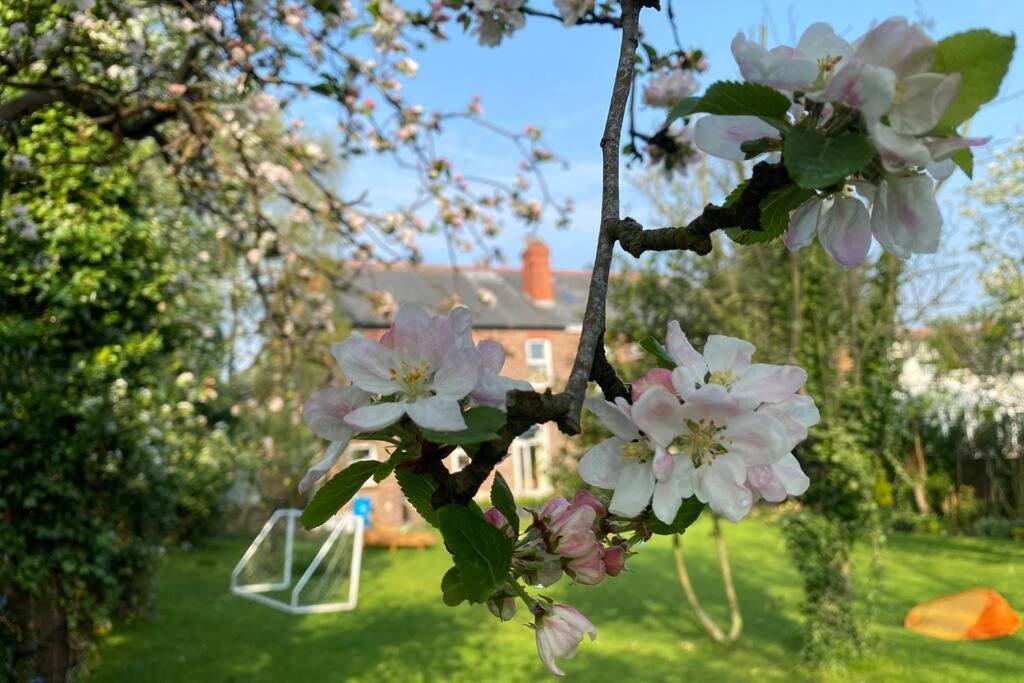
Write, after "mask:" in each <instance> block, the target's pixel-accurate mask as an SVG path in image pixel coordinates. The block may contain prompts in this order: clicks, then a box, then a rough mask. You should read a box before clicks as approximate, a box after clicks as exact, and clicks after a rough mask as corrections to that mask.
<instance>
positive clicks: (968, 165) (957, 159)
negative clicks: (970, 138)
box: [949, 147, 974, 178]
mask: <svg viewBox="0 0 1024 683" xmlns="http://www.w3.org/2000/svg"><path fill="white" fill-rule="evenodd" d="M949 158H950V159H952V160H953V163H955V164H956V165H957V166H959V167H960V170H961V171H963V172H964V173H966V174H967V177H968V178H973V177H974V152H972V151H971V150H970V149H968V148H966V147H964V148H963V149H958V150H957V151H955V152H953V153H952V154H950V155H949Z"/></svg>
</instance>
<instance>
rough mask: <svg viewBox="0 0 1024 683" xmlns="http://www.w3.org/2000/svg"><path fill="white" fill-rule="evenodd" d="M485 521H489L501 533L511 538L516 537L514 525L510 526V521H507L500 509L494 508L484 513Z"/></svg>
mask: <svg viewBox="0 0 1024 683" xmlns="http://www.w3.org/2000/svg"><path fill="white" fill-rule="evenodd" d="M484 519H486V520H487V523H488V524H490V525H491V526H493V527H494V528H495V529H497V530H499V531H501V532H502V533H503V534H505V535H506V536H508V537H509V538H514V537H515V534H516V532H515V529H513V528H512V525H511V524H509V522H508V520H507V519H505V515H503V514H502V512H501V510H499V509H498V508H494V507H492V508H490V509H489V510H487V512H485V513H484Z"/></svg>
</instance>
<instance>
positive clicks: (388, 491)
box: [338, 329, 579, 527]
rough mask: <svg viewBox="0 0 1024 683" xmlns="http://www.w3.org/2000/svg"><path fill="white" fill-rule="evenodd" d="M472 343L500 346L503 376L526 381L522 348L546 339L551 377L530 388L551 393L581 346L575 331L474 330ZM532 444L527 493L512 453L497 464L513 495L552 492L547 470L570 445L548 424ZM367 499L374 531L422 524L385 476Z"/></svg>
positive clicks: (365, 492)
mask: <svg viewBox="0 0 1024 683" xmlns="http://www.w3.org/2000/svg"><path fill="white" fill-rule="evenodd" d="M361 332H362V333H363V334H364V335H365V336H367V337H369V338H371V339H377V338H379V337H380V336H381V335H382V334H383V333H384V330H382V329H368V330H361ZM474 332H475V334H474V337H475V340H476V341H480V340H481V339H492V340H495V341H498V342H500V343H501V344H502V346H504V347H505V352H506V361H505V368H504V369H503V371H502V374H504V375H506V376H508V377H513V378H516V379H529V371H528V368H529V364H528V362H527V351H526V345H527V342H528V341H529V340H538V339H543V340H546V341H547V342H548V343H549V344H550V352H551V368H552V371H553V373H552V377H551V381H550V382H549V383H548V384H547V385H545V384H541V383H536V384H535V385H534V387H535V388H536V389H538V390H544V389H546V388H547V386H551V387H552V389H553V390H558V389H560V388H561V387H562V386H564V384H565V380H566V379H567V378H568V376H569V372H570V370H571V369H572V361H573V357H574V356H575V354H576V345H577V344H578V343H579V331H578V330H532V329H522V330H505V329H484V330H474ZM531 443H533V444H537V445H540V446H542V448H543V452H542V453H539V454H538V455H539V458H538V460H539V462H538V467H537V471H536V472H535V477H534V478H535V481H536V484H537V485H536V486H535V487H533V488H530V489H527V488H525V486H524V484H525V483H526V482H524V481H523V478H524V477H523V476H521V475H522V469H524V468H523V466H522V465H520V462H521V460H518V461H517V457H516V456H514V455H512V454H511V453H510V455H509V457H507V458H506V459H505V460H504V461H502V462H501V463H500V464H499V465H498V471H499V472H501V474H502V476H503V477H505V480H506V481H508V483H509V485H510V486H512V488H513V491H514V492H515V493H516V495H517V496H526V497H530V496H541V495H546V494H548V493H550V492H551V482H550V479H549V477H548V470H549V468H550V464H551V463H552V462H554V461H555V459H557V458H560V457H562V455H563V451H564V450H565V449H566V448H567V446H569V441H568V439H567V437H565V436H564V435H563V434H562V433H561V432H559V431H558V429H557V428H556V427H555V426H554V425H551V424H545V425H541V426H540V427H539V428H538V432H537V434H536V435H535V436H534V437H533V438H532V440H531ZM366 445H368V444H367V442H358V441H353V443H352V445H351V446H350V447H349V452H352V451H353V450H354V449H355V448H358V447H360V446H366ZM384 445H385V444H380V443H377V444H373V447H375V448H376V451H377V454H378V456H379V457H380V458H381V459H383V458H386V457H387V454H386V453H385V451H384ZM528 446H529V444H526V443H519V442H518V440H517V443H513V446H512V450H514V449H517V448H519V449H520V453H521V454H522V455H523V456H525V454H526V452H527V449H528ZM453 460H454V458H453V457H452V456H449V458H448V459H447V461H446V463H447V464H448V465H449V469H453V465H452V461H453ZM348 462H349V460H348V458H342V460H341V462H340V463H339V466H338V469H341V468H342V467H344V466H345V465H347V464H348ZM517 465H519V466H520V472H519V473H517V472H516V466H517ZM490 488H491V479H488V481H487V482H485V483H484V485H483V487H482V488H481V495H482V496H486V495H487V494H489V492H490ZM359 497H365V498H369V499H370V502H371V505H372V506H373V512H372V515H371V524H373V525H374V526H383V527H397V526H403V525H406V524H420V523H422V521H423V520H422V519H421V518H420V516H419V514H418V513H416V511H415V510H414V509H413V508H412V506H411V505H409V504H408V502H406V500H405V496H404V495H403V494H402V490H401V489H400V488H399V486H398V483H397V482H396V481H395V478H394V477H389V478H387V479H385V480H384V481H382V482H381V483H379V484H373V483H372V482H371V483H370V484H369V485H367V486H364V487H363V489H362V490H360V492H359V493H358V494H356V498H359Z"/></svg>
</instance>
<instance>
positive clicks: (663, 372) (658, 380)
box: [632, 368, 676, 403]
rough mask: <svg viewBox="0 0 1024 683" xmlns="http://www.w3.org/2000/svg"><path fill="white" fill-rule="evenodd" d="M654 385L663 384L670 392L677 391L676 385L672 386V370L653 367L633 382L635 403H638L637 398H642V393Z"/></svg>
mask: <svg viewBox="0 0 1024 683" xmlns="http://www.w3.org/2000/svg"><path fill="white" fill-rule="evenodd" d="M654 386H662V387H665V388H666V389H668V390H669V392H671V393H673V394H674V393H676V389H675V387H674V386H672V371H671V370H668V369H666V368H651V369H650V370H648V371H647V374H645V375H644V376H643V377H641V378H640V379H638V380H637V381H635V382H633V386H632V395H633V396H632V397H633V403H636V400H637V399H638V398H640V394H642V393H644V392H645V391H647V390H648V389H650V388H651V387H654Z"/></svg>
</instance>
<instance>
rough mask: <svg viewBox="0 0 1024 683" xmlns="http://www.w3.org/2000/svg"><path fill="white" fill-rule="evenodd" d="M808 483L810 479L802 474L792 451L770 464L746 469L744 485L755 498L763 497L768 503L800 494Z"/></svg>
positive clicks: (779, 501)
mask: <svg viewBox="0 0 1024 683" xmlns="http://www.w3.org/2000/svg"><path fill="white" fill-rule="evenodd" d="M810 483H811V480H810V479H808V477H807V475H806V474H804V471H803V470H802V469H801V468H800V463H799V462H798V461H797V459H796V458H795V457H794V456H793V454H792V453H790V454H788V455H785V456H783V457H782V459H781V460H779V461H778V462H774V463H772V464H771V465H760V466H758V467H751V468H749V469H748V470H747V481H746V487H747V488H748V489H750V491H751V493H753V494H754V497H755V499H757V498H763V499H764V500H766V501H768V502H769V503H781V502H782V501H784V500H786V496H801V495H803V494H804V492H805V491H806V490H807V487H808V486H810Z"/></svg>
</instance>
